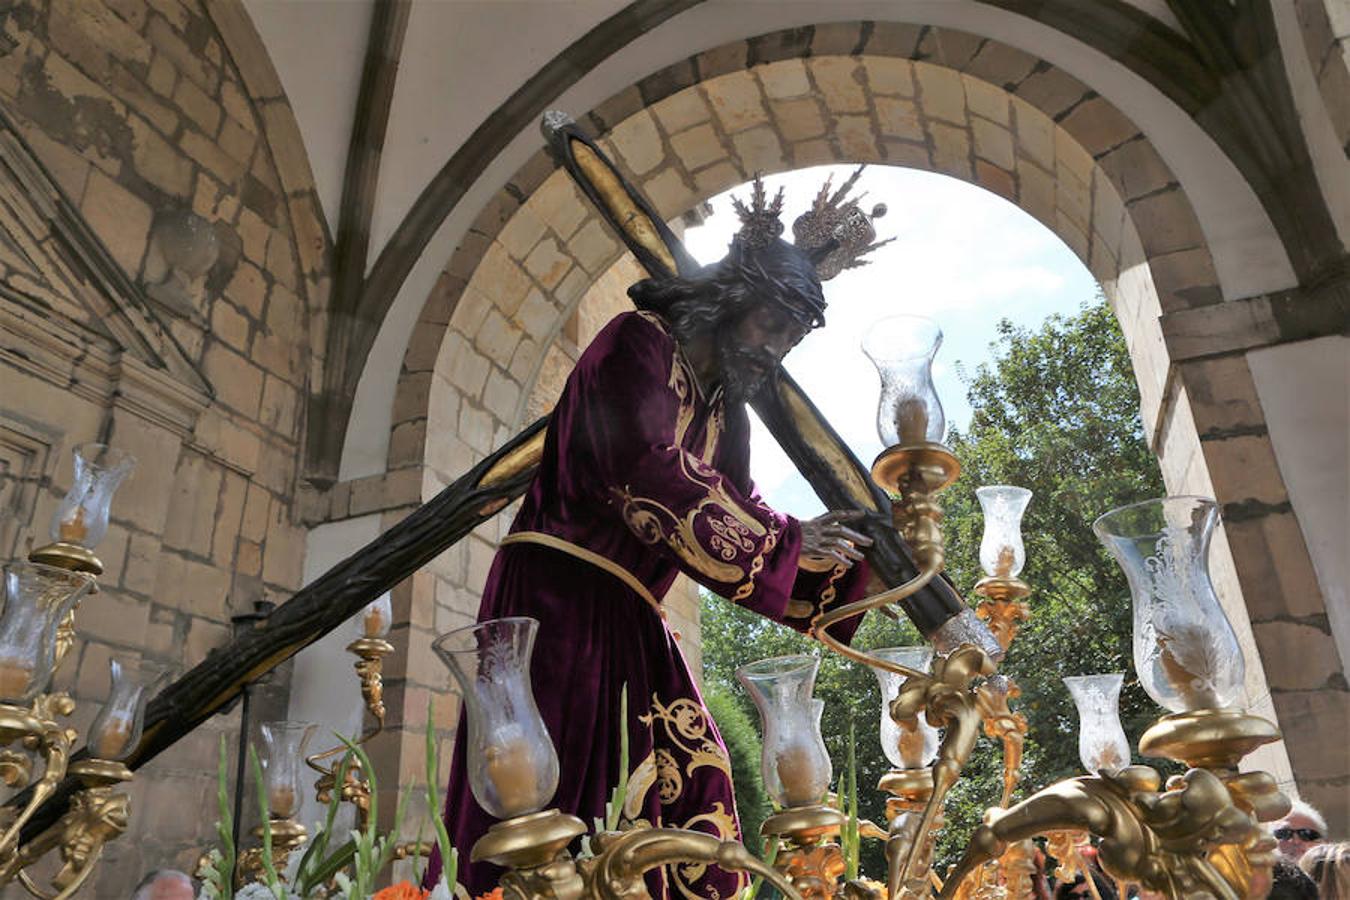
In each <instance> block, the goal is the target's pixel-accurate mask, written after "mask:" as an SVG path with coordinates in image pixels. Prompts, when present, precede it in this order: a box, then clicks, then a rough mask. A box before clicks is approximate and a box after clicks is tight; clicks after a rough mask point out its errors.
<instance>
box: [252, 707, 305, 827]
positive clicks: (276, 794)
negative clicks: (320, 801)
mask: <svg viewBox="0 0 1350 900" xmlns="http://www.w3.org/2000/svg"><path fill="white" fill-rule="evenodd" d="M317 727H318V726H316V725H315V724H314V723H312V722H295V721H289V720H283V721H278V722H263V723H262V724H261V725H260V726H259V727H258V728H259V731H260V732H261V733H262V740H263V752H262V754H261V757H260V762H261V763H262V770H263V782H264V785H265V786H266V788H267V811H268V814H269V815H270V816H271V817H272V818H273V819H289V818H290V817H291V816H293V815H295V813H296V810H298V809H299V808H300V791H301V788H302V787H303V786H304V785H303V778H302V776H303V774H304V768H303V766H304V759H305V746H306V745H307V744H308V743H309V739H310V737H311V736H312V735H313V734H314V729H315V728H317Z"/></svg>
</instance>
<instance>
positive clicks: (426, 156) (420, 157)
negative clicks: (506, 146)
mask: <svg viewBox="0 0 1350 900" xmlns="http://www.w3.org/2000/svg"><path fill="white" fill-rule="evenodd" d="M626 5H627V0H561V2H559V0H432V2H428V0H420V2H416V3H414V4H413V11H412V16H411V18H410V20H409V22H408V34H407V37H406V38H405V39H404V43H403V60H402V63H401V64H400V66H399V72H398V81H397V82H396V87H395V91H394V104H393V109H392V110H391V112H390V116H389V132H388V135H387V137H386V140H385V145H384V156H383V158H382V160H381V164H380V199H379V203H378V204H377V206H376V208H375V216H374V221H373V222H372V223H371V242H370V245H371V256H370V261H371V262H374V260H375V256H376V255H377V253H378V248H380V247H382V246H384V243H385V242H386V241H387V240H388V239H389V235H390V234H392V233H393V231H394V229H395V228H397V227H398V223H399V222H400V221H401V220H402V219H403V217H404V216H405V215H406V214H407V212H408V209H409V207H411V206H412V204H413V201H414V200H416V199H417V195H418V194H420V193H421V192H422V188H424V187H425V186H426V184H427V182H428V181H430V180H431V178H432V176H433V175H435V174H436V172H437V171H439V170H440V168H441V166H443V165H444V164H445V161H446V160H447V159H449V158H450V156H451V154H452V153H454V151H455V150H456V149H458V147H459V145H460V144H462V143H463V142H464V141H465V140H467V139H468V137H469V135H471V134H473V132H474V129H476V128H477V127H478V126H479V125H480V124H482V122H483V120H484V119H486V118H487V117H488V115H489V114H491V113H492V111H493V110H494V109H496V108H497V107H498V106H500V105H501V104H502V103H503V102H505V101H506V99H507V98H508V97H510V96H511V94H513V93H514V92H515V91H516V89H517V88H519V87H520V86H521V85H522V84H524V83H525V81H526V79H528V78H529V77H530V76H531V75H533V74H534V73H535V72H537V71H538V70H539V69H540V68H542V67H543V66H544V65H545V64H546V63H548V61H549V60H551V59H553V57H555V56H557V55H558V54H559V53H561V52H562V51H563V50H564V49H566V48H567V47H568V46H569V45H570V44H572V43H573V42H574V41H576V40H577V39H578V38H580V37H582V36H583V35H584V34H586V32H588V31H590V30H591V29H592V28H594V27H595V26H596V25H598V24H600V23H601V22H603V21H604V20H605V19H607V18H608V17H609V16H611V15H613V14H614V13H616V12H618V11H619V10H621V9H623V7H624V6H626Z"/></svg>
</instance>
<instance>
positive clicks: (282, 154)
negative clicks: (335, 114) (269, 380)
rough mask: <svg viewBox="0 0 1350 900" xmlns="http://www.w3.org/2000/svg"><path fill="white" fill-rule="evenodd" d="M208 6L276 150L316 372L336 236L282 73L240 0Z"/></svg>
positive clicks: (266, 136) (269, 142)
mask: <svg viewBox="0 0 1350 900" xmlns="http://www.w3.org/2000/svg"><path fill="white" fill-rule="evenodd" d="M205 7H206V12H207V14H208V15H209V16H210V17H211V21H212V23H213V24H214V25H215V26H216V29H217V33H218V34H219V36H220V41H221V43H222V45H223V46H224V48H225V52H226V53H228V54H229V56H230V59H231V60H232V61H233V63H234V65H235V68H236V69H237V70H238V72H239V79H240V81H241V83H242V84H243V87H244V90H245V91H246V92H247V94H248V102H250V103H251V104H252V106H253V108H254V110H255V111H256V113H257V123H258V127H259V129H260V131H261V133H262V137H263V140H264V142H265V143H266V145H267V150H268V152H269V153H270V154H271V157H272V163H273V166H274V168H275V170H276V177H277V181H278V182H279V183H280V186H281V193H282V196H283V198H284V200H285V207H286V216H287V218H288V220H289V222H290V226H291V227H290V233H291V242H292V247H293V250H294V252H295V258H296V260H297V262H298V263H299V269H300V276H301V284H302V287H303V290H304V295H305V300H306V304H307V306H308V308H309V311H310V322H309V326H310V329H309V330H310V359H311V369H310V370H311V372H319V371H322V362H323V347H324V340H323V338H324V329H325V325H326V322H325V319H326V312H327V305H328V277H329V274H330V273H329V271H328V269H329V266H328V255H329V252H330V249H331V247H332V238H331V236H330V235H329V233H328V225H327V222H326V220H325V219H324V217H323V212H322V209H321V207H320V205H319V193H318V187H317V186H316V185H315V183H314V172H313V170H312V169H311V168H310V164H309V153H308V151H307V150H306V149H305V143H304V139H303V138H302V137H301V135H300V124H299V123H298V122H297V121H296V119H295V112H294V111H293V110H292V109H291V105H290V101H289V100H288V99H287V98H286V91H285V89H284V88H283V87H282V84H281V78H280V76H278V75H277V71H276V67H275V66H274V65H273V64H272V58H271V56H270V55H269V54H268V52H267V47H266V46H265V45H264V44H263V42H262V37H261V36H260V35H259V34H258V31H257V28H256V27H255V26H254V24H253V20H252V18H251V17H250V16H249V14H248V11H247V9H245V7H244V5H243V3H242V2H240V0H207V2H206V3H205Z"/></svg>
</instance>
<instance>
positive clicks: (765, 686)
mask: <svg viewBox="0 0 1350 900" xmlns="http://www.w3.org/2000/svg"><path fill="white" fill-rule="evenodd" d="M819 666H820V660H819V659H817V658H816V657H814V656H779V657H774V658H773V659H762V660H759V661H758V662H753V663H750V664H749V665H744V666H741V667H740V668H739V669H737V670H736V680H738V681H739V682H740V683H741V684H742V685H743V686H744V687H745V689H746V691H747V692H748V693H749V694H750V699H751V700H753V701H754V702H755V708H756V709H758V710H759V717H760V721H761V723H762V726H763V730H764V752H763V755H762V756H761V757H760V772H761V774H762V775H763V777H764V788H765V790H767V791H768V793H769V796H770V797H771V798H773V801H774V802H775V803H777V804H778V805H779V806H784V807H799V806H811V805H814V804H816V803H819V802H821V800H822V799H824V797H825V792H826V791H827V790H828V789H829V787H830V778H831V776H832V775H833V774H834V773H833V769H832V767H831V764H830V755H829V753H828V752H826V750H825V740H824V738H822V737H821V734H820V713H821V712H822V711H823V710H824V703H823V702H822V701H817V700H814V699H813V698H812V696H811V692H812V690H813V689H814V688H815V683H816V669H817V668H818V667H819Z"/></svg>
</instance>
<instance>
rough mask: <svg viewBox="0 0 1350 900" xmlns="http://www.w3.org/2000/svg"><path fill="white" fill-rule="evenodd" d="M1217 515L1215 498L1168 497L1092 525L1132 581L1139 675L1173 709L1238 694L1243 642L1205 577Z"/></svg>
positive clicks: (1215, 704)
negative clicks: (1239, 639) (1240, 643)
mask: <svg viewBox="0 0 1350 900" xmlns="http://www.w3.org/2000/svg"><path fill="white" fill-rule="evenodd" d="M1218 519H1219V512H1218V507H1217V506H1216V505H1215V503H1214V501H1213V500H1210V499H1207V498H1205V497H1167V498H1164V499H1161V500H1148V501H1145V502H1143V503H1135V504H1133V505H1131V506H1123V507H1121V508H1120V509H1116V510H1112V511H1111V512H1109V513H1107V514H1106V515H1104V516H1102V517H1101V518H1099V519H1098V520H1097V521H1096V522H1095V523H1093V525H1092V530H1093V531H1094V532H1096V534H1097V537H1098V539H1100V540H1101V542H1102V543H1103V544H1104V545H1105V546H1106V549H1107V550H1109V551H1110V552H1111V555H1112V556H1114V557H1115V558H1116V561H1117V562H1119V563H1120V566H1121V568H1122V569H1124V570H1125V577H1126V579H1127V580H1128V581H1129V584H1130V594H1131V597H1132V599H1133V605H1134V667H1135V670H1136V671H1137V672H1138V674H1139V682H1140V684H1142V685H1143V687H1144V690H1145V691H1147V692H1148V695H1149V696H1150V697H1152V698H1153V699H1154V700H1155V701H1156V702H1157V703H1158V704H1159V705H1161V706H1164V707H1166V708H1167V709H1169V710H1171V711H1172V712H1177V713H1179V712H1189V711H1194V710H1200V709H1219V708H1223V707H1229V706H1233V705H1235V704H1236V703H1238V702H1239V701H1240V699H1241V698H1242V684H1243V676H1244V672H1245V670H1244V664H1243V659H1242V648H1241V647H1240V646H1239V645H1238V641H1237V635H1236V634H1235V633H1234V631H1233V626H1232V625H1231V624H1230V623H1229V621H1228V617H1227V616H1225V615H1224V612H1223V608H1222V607H1221V606H1220V605H1219V599H1218V597H1217V596H1216V595H1215V593H1214V585H1213V582H1212V581H1211V580H1210V577H1209V542H1210V539H1211V537H1212V536H1213V534H1214V526H1215V524H1217V522H1218Z"/></svg>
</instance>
